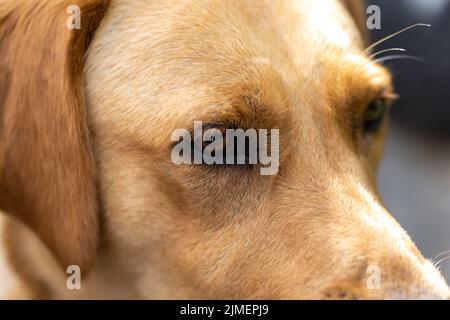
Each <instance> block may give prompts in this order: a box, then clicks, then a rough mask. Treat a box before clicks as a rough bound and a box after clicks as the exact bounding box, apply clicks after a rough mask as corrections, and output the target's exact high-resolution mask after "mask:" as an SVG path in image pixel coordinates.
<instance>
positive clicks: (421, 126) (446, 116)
mask: <svg viewBox="0 0 450 320" xmlns="http://www.w3.org/2000/svg"><path fill="white" fill-rule="evenodd" d="M366 3H367V5H372V4H374V5H378V6H379V7H380V8H381V30H372V31H370V35H371V41H372V42H374V41H376V40H378V39H381V38H383V37H385V36H387V35H389V34H392V33H394V32H396V31H398V30H400V29H402V28H404V27H407V26H409V25H412V24H416V23H419V22H422V23H428V24H431V28H417V29H412V30H409V31H407V32H405V33H403V34H401V35H399V36H397V37H395V38H393V39H390V40H388V41H386V42H384V43H383V44H381V45H380V46H378V47H377V48H376V49H374V52H376V51H379V50H381V49H387V48H393V47H400V48H404V49H406V50H407V52H406V54H410V55H415V56H418V57H421V58H423V59H424V60H425V61H424V62H418V61H412V60H392V61H387V62H385V65H386V66H388V67H389V69H390V70H392V73H393V75H394V80H395V86H396V90H397V92H398V93H399V94H400V97H401V99H400V101H399V102H398V103H397V104H396V105H395V106H394V108H393V110H392V115H393V122H395V124H397V125H399V126H401V127H402V128H403V129H406V130H408V131H414V132H416V133H418V134H419V135H421V136H429V137H430V138H433V139H434V140H435V141H436V142H437V140H439V141H441V142H442V140H444V141H446V142H448V141H449V140H450V19H449V16H450V1H449V0H395V1H392V0H389V1H386V0H384V1H383V0H367V1H366ZM389 54H392V53H389ZM394 54H396V53H395V52H394Z"/></svg>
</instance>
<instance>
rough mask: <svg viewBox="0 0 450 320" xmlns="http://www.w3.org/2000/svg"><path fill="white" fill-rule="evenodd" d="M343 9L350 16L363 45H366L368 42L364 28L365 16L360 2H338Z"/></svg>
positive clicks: (362, 4) (365, 28) (346, 0)
mask: <svg viewBox="0 0 450 320" xmlns="http://www.w3.org/2000/svg"><path fill="white" fill-rule="evenodd" d="M340 1H341V2H342V4H343V5H344V7H345V8H346V9H347V11H348V12H349V14H350V16H351V17H352V18H353V21H354V22H355V25H356V27H357V28H358V30H359V33H360V34H361V38H362V40H363V41H364V44H367V41H368V32H367V26H366V16H365V12H366V11H365V7H364V3H363V1H362V0H340Z"/></svg>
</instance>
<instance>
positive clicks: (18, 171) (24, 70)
mask: <svg viewBox="0 0 450 320" xmlns="http://www.w3.org/2000/svg"><path fill="white" fill-rule="evenodd" d="M108 3H109V2H108V1H99V0H85V1H77V0H70V1H66V0H56V1H40V0H11V1H8V0H7V1H6V2H5V1H3V3H2V4H0V209H1V210H4V211H6V212H8V213H9V214H12V215H13V216H16V217H18V218H19V219H21V220H22V221H23V222H25V223H26V224H27V225H29V226H30V227H31V228H32V229H33V230H34V231H35V232H36V233H37V234H38V235H39V236H40V237H41V239H42V240H43V241H44V243H45V244H46V245H47V246H48V247H49V248H50V249H51V251H52V252H53V253H54V254H55V256H56V257H57V258H58V260H59V261H60V262H61V264H62V265H63V266H64V267H66V266H67V265H72V264H73V265H78V266H80V267H81V268H83V269H88V268H90V267H91V266H92V264H93V262H94V258H95V256H96V251H97V245H98V237H99V234H98V233H99V217H98V203H97V195H96V188H95V170H94V169H95V168H94V161H93V157H92V154H91V150H90V145H89V133H88V128H87V124H86V111H85V105H84V103H85V99H84V94H83V81H82V74H83V62H84V55H85V53H86V50H87V48H88V45H89V42H90V39H91V37H92V36H93V32H94V31H95V30H96V28H97V27H98V25H99V24H100V21H101V19H102V18H103V16H104V15H105V13H106V9H107V6H108ZM71 5H78V7H79V8H80V10H81V28H80V29H74V30H70V29H69V28H68V26H67V21H68V19H70V10H69V11H68V7H69V6H71ZM72 8H73V7H72ZM71 13H75V14H76V11H74V12H71ZM74 21H76V20H74Z"/></svg>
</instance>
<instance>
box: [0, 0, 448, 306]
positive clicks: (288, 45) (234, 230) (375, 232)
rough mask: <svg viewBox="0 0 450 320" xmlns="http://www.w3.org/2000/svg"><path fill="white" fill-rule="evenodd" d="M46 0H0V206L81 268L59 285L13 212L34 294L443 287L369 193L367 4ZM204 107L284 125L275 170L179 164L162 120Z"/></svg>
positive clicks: (365, 291)
mask: <svg viewBox="0 0 450 320" xmlns="http://www.w3.org/2000/svg"><path fill="white" fill-rule="evenodd" d="M38 3H40V4H38ZM49 3H50V4H42V2H40V1H19V2H18V3H17V1H7V2H6V3H3V4H0V17H1V26H0V39H1V41H2V42H1V45H0V62H1V68H2V69H1V70H2V73H1V74H0V85H1V87H0V102H2V104H1V107H0V120H1V122H0V130H1V135H0V172H1V173H2V175H1V176H0V209H2V210H4V211H6V212H8V213H9V214H11V215H13V216H16V217H18V218H19V219H21V220H22V221H24V222H26V224H27V225H29V226H30V227H31V229H32V230H34V232H36V234H38V235H39V237H40V238H41V239H42V240H43V241H44V242H45V243H46V245H47V247H48V248H49V249H50V251H51V252H52V253H53V254H54V255H55V257H56V258H57V259H58V261H59V262H60V264H62V265H63V266H67V265H68V264H78V265H81V267H82V272H83V275H86V276H87V277H85V279H84V281H83V284H82V290H80V291H76V290H75V291H69V290H67V289H66V288H65V281H64V280H65V278H64V270H61V269H59V268H58V266H57V263H56V261H55V260H54V259H53V258H52V257H51V254H50V252H48V251H46V250H47V249H45V247H43V246H40V247H39V248H36V250H32V252H29V250H28V251H26V250H25V249H24V247H26V246H27V244H26V243H27V242H33V243H35V242H36V240H32V239H34V238H33V235H28V236H25V235H23V233H25V234H26V233H27V232H28V233H29V231H27V230H26V228H24V227H23V226H21V227H13V226H11V225H10V226H9V227H8V230H9V231H8V235H9V236H8V239H7V240H5V242H6V244H7V246H6V248H7V249H6V250H8V252H9V257H10V262H9V263H10V265H11V268H12V269H14V268H15V269H17V270H20V269H21V270H20V271H18V272H16V276H17V277H18V278H19V279H21V281H22V283H23V282H24V281H25V282H28V283H30V288H32V286H33V283H36V281H38V282H40V283H41V284H42V283H45V285H41V286H38V287H34V288H35V289H32V290H31V291H30V292H32V293H27V294H28V297H29V296H30V295H31V297H34V294H35V293H36V292H41V294H42V297H46V298H309V299H312V298H313V299H315V298H448V297H449V294H450V293H449V289H448V287H447V285H446V284H445V282H444V280H443V279H442V277H441V276H440V275H439V273H438V272H437V271H436V270H435V269H434V268H433V267H432V266H431V264H430V263H429V262H428V261H426V260H425V259H424V258H423V257H422V255H421V254H420V252H419V251H418V250H417V249H416V247H415V246H414V244H413V243H412V241H411V240H410V239H409V237H408V235H407V234H406V233H405V232H404V231H403V230H402V229H401V227H400V226H399V225H398V224H397V223H396V222H395V221H394V219H393V218H392V217H391V216H390V215H389V213H388V212H387V211H386V210H385V209H384V208H383V207H382V204H381V200H380V199H379V197H378V195H377V191H376V187H375V172H376V167H377V164H378V160H379V157H380V154H381V151H382V145H383V138H384V134H385V127H386V125H384V126H383V129H382V130H381V132H380V133H378V134H377V135H375V136H373V137H364V136H363V135H362V133H361V128H360V127H358V126H355V123H358V122H359V121H361V118H362V116H363V113H364V110H365V108H366V107H367V105H368V104H369V103H370V102H371V101H372V100H373V99H375V98H376V96H377V95H378V94H379V92H380V91H381V90H390V89H391V83H390V76H389V74H388V72H387V71H386V70H385V69H383V68H381V67H380V66H377V65H376V64H374V63H373V62H371V61H370V60H369V59H368V57H367V55H366V53H364V52H363V49H364V45H363V42H364V41H363V38H362V37H361V36H360V32H358V28H359V30H361V31H362V30H363V25H362V24H361V21H362V20H361V18H360V17H361V16H360V15H359V14H358V10H360V9H361V6H360V4H358V3H357V2H354V1H338V0H326V1H325V0H323V1H308V0H297V1H295V0H292V1H288V0H285V1H271V0H248V1H221V0H202V1H162V0H161V1H158V0H142V1H134V0H112V1H110V2H108V1H95V0H90V1H88V0H86V1H63V0H58V1H49ZM76 3H78V4H80V6H81V7H82V12H83V15H82V21H83V27H82V29H81V30H80V31H68V30H67V29H65V19H66V18H67V14H66V10H65V9H66V7H67V5H69V4H76ZM342 4H344V5H345V6H344V5H342ZM346 7H347V8H349V10H348V11H347V10H346ZM358 8H359V9H358ZM349 12H350V13H351V14H349ZM30 13H33V15H30ZM103 16H104V18H103ZM352 17H353V19H352ZM102 18H103V19H102ZM355 21H357V22H356V23H355ZM30 26H31V27H30ZM357 26H358V27H357ZM84 57H85V60H84ZM194 120H203V121H204V122H208V123H210V122H220V121H233V122H234V123H238V124H239V126H241V127H253V128H279V129H280V130H281V131H280V134H281V136H280V144H281V146H280V154H281V157H280V172H279V173H278V174H277V175H276V176H261V175H259V173H258V171H256V170H252V169H245V168H226V167H222V168H216V167H208V168H205V167H199V166H175V165H174V164H173V163H172V162H171V159H170V148H171V145H172V144H171V141H170V134H171V132H172V131H173V130H174V129H176V128H191V127H192V125H193V121H194ZM94 162H95V165H94ZM96 187H97V188H96ZM98 208H101V210H98ZM99 221H100V222H101V224H100V225H99ZM12 224H18V222H12ZM15 228H19V229H20V230H22V231H20V232H19V231H17V232H14V230H17V229H15ZM99 231H100V232H99ZM20 234H22V237H21V238H22V239H30V240H28V241H26V240H25V241H16V240H15V239H14V235H16V236H19V235H20ZM98 234H100V240H98V236H97V235H98ZM20 261H22V263H19V262H20ZM23 261H26V263H25V264H24V263H23ZM37 261H40V262H39V265H40V267H36V268H33V266H36V265H37V264H38V262H37ZM25 265H27V266H28V267H29V268H30V269H28V271H26V270H25V269H27V267H25ZM371 265H376V266H378V267H379V268H380V270H381V288H380V289H369V288H368V287H367V283H366V282H367V277H368V273H367V269H368V267H370V266H371ZM91 266H93V268H91ZM8 270H9V269H8ZM30 275H34V278H33V276H31V277H30ZM51 275H53V276H51ZM37 279H39V280H37ZM33 292H34V293H33ZM24 294H25V291H24Z"/></svg>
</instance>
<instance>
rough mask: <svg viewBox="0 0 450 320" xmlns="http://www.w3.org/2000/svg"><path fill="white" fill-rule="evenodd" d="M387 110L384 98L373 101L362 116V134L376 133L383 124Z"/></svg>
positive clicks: (386, 102)
mask: <svg viewBox="0 0 450 320" xmlns="http://www.w3.org/2000/svg"><path fill="white" fill-rule="evenodd" d="M387 108H388V101H387V100H386V99H385V98H380V99H377V100H375V101H373V102H372V103H371V104H370V105H369V107H368V108H367V110H366V112H365V114H364V133H365V134H373V133H376V132H377V131H378V130H379V129H380V127H381V124H382V123H383V120H384V117H385V115H386V111H387Z"/></svg>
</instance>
